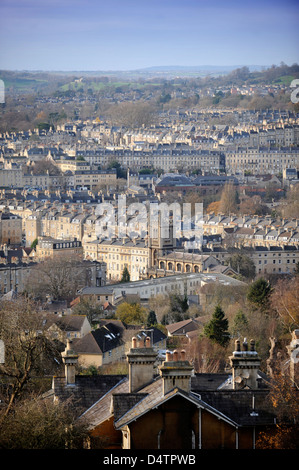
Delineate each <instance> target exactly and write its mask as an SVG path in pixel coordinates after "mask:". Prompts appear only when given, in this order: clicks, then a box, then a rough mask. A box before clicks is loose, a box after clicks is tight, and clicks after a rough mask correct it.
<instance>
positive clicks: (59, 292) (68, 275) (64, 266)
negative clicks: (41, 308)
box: [25, 255, 89, 300]
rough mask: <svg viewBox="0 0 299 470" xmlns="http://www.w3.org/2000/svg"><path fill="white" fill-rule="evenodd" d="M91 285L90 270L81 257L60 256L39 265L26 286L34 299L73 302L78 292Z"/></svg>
mask: <svg viewBox="0 0 299 470" xmlns="http://www.w3.org/2000/svg"><path fill="white" fill-rule="evenodd" d="M88 284H89V279H88V270H87V267H85V266H84V261H83V260H82V258H81V257H79V256H77V257H76V256H66V255H65V256H60V257H59V258H55V259H52V258H49V259H47V260H45V261H42V262H40V263H38V264H37V265H36V266H35V267H34V268H33V269H32V273H31V276H30V278H28V280H27V284H26V286H25V289H26V291H27V292H28V293H29V294H31V295H32V296H33V297H35V298H37V299H41V300H45V299H46V297H47V296H50V297H51V298H52V300H72V299H74V297H75V296H76V293H77V290H78V289H79V288H81V287H84V286H86V285H88Z"/></svg>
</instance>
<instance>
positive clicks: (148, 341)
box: [145, 336, 151, 348]
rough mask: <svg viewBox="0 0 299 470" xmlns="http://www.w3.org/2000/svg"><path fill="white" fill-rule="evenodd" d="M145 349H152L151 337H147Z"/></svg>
mask: <svg viewBox="0 0 299 470" xmlns="http://www.w3.org/2000/svg"><path fill="white" fill-rule="evenodd" d="M145 347H146V348H150V347H151V339H150V337H149V336H147V338H146V340H145Z"/></svg>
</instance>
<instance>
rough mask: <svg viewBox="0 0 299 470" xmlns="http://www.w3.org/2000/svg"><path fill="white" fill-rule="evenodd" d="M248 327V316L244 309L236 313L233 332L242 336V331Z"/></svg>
mask: <svg viewBox="0 0 299 470" xmlns="http://www.w3.org/2000/svg"><path fill="white" fill-rule="evenodd" d="M247 327H248V320H247V317H246V315H245V314H244V312H243V311H242V310H239V311H238V312H237V313H236V316H235V318H234V324H233V327H232V333H233V335H236V336H240V335H241V332H242V331H244V330H246V328H247Z"/></svg>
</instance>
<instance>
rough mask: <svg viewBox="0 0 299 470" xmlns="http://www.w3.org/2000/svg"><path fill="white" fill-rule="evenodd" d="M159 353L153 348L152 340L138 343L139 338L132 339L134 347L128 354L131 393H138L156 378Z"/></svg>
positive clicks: (148, 339) (147, 339)
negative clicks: (155, 368) (155, 366)
mask: <svg viewBox="0 0 299 470" xmlns="http://www.w3.org/2000/svg"><path fill="white" fill-rule="evenodd" d="M156 359H157V353H156V351H155V350H154V348H153V347H152V346H151V341H150V338H149V337H147V338H146V340H145V344H144V341H139V342H137V338H136V337H133V338H132V347H131V349H130V351H129V352H128V353H127V361H128V363H129V392H130V393H134V392H137V391H138V390H139V389H140V388H142V387H144V386H145V385H147V384H148V383H149V382H150V381H151V380H152V379H153V376H154V364H155V362H156Z"/></svg>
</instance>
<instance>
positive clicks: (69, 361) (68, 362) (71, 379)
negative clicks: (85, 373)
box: [61, 339, 79, 385]
mask: <svg viewBox="0 0 299 470" xmlns="http://www.w3.org/2000/svg"><path fill="white" fill-rule="evenodd" d="M71 345H72V341H71V340H70V339H68V340H67V344H66V348H65V350H64V352H63V353H61V355H62V360H63V363H64V367H65V378H66V384H67V385H75V381H76V365H77V363H78V357H79V356H78V354H76V353H75V352H74V350H73V349H72V348H71Z"/></svg>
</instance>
